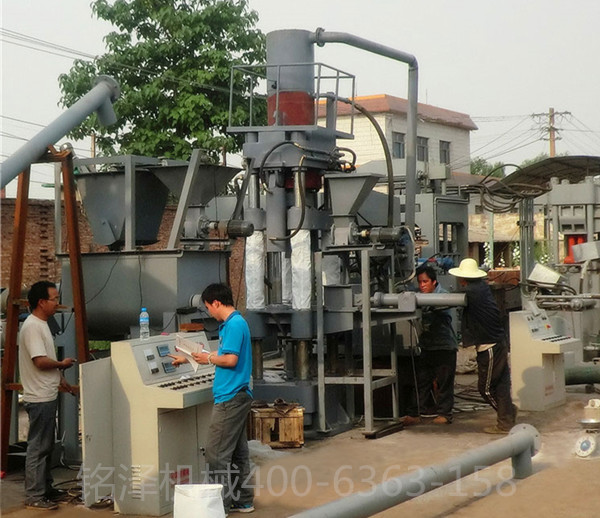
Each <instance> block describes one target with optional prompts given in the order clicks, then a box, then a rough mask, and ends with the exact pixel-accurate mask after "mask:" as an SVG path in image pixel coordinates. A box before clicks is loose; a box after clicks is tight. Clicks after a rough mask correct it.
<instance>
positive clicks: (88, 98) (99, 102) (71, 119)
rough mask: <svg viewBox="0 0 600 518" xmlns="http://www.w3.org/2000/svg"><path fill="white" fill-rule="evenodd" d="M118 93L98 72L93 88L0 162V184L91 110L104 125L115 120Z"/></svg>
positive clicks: (19, 170)
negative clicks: (114, 107) (115, 104)
mask: <svg viewBox="0 0 600 518" xmlns="http://www.w3.org/2000/svg"><path fill="white" fill-rule="evenodd" d="M120 95H121V89H120V88H119V84H118V83H117V82H116V81H115V80H114V79H113V78H112V77H110V76H98V77H97V78H96V85H95V86H94V88H92V89H91V90H90V91H89V92H88V93H87V94H85V95H84V96H83V97H82V98H81V99H79V101H77V102H76V103H75V104H74V105H73V106H71V107H70V108H69V109H68V110H66V111H65V112H64V113H63V114H62V115H60V116H59V117H58V118H57V119H56V120H54V121H53V122H51V123H50V124H48V126H46V127H45V128H44V129H43V130H42V131H40V132H39V133H38V134H37V135H35V136H34V137H33V138H32V139H31V140H29V141H28V142H26V143H25V144H24V145H23V146H21V147H20V148H19V149H18V150H17V151H15V152H14V153H13V154H12V155H11V156H9V157H8V158H7V159H6V160H5V161H4V162H3V163H2V164H0V183H1V188H2V189H3V188H4V187H6V185H7V184H8V183H9V182H11V181H12V180H13V179H15V178H16V177H17V176H18V175H19V174H20V173H21V172H22V171H24V170H25V169H26V168H27V167H29V166H30V165H31V164H32V163H34V162H36V161H37V160H39V159H40V158H42V156H43V155H44V153H46V150H47V149H48V146H51V145H53V144H56V142H57V141H58V140H59V139H61V138H62V137H64V136H65V135H66V134H67V133H68V132H69V131H71V130H72V129H74V128H76V127H77V126H79V124H81V123H82V122H83V121H84V120H85V119H86V118H87V117H88V116H89V115H91V114H92V113H94V112H96V113H97V115H98V120H99V121H100V123H101V124H102V125H104V126H110V125H111V124H114V123H115V122H117V116H116V114H115V111H114V109H113V106H112V105H113V103H114V102H115V101H116V100H117V99H118V98H119V96H120Z"/></svg>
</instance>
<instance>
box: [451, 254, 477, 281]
mask: <svg viewBox="0 0 600 518" xmlns="http://www.w3.org/2000/svg"><path fill="white" fill-rule="evenodd" d="M448 273H449V274H450V275H454V276H455V277H462V278H463V279H479V278H481V277H486V276H487V273H485V272H484V271H483V270H480V269H479V268H478V267H477V262H476V261H475V259H471V258H470V257H467V258H466V259H463V260H462V261H461V262H460V265H459V266H458V268H450V270H448Z"/></svg>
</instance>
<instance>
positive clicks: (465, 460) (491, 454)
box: [292, 424, 541, 518]
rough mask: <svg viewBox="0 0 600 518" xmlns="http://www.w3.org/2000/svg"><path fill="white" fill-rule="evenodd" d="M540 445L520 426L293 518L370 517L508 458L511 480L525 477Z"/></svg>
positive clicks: (533, 434)
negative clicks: (497, 437)
mask: <svg viewBox="0 0 600 518" xmlns="http://www.w3.org/2000/svg"><path fill="white" fill-rule="evenodd" d="M540 443H541V440H540V434H539V433H538V431H537V430H536V429H535V428H534V427H533V426H531V425H528V424H519V425H517V426H515V427H514V428H513V429H512V430H511V431H510V434H509V435H508V437H504V438H503V439H499V440H497V441H493V442H491V443H489V444H486V445H484V446H480V447H479V448H475V449H474V450H471V451H468V452H467V453H464V454H462V455H460V456H458V457H454V458H453V459H450V460H449V461H447V462H445V463H443V464H437V465H433V466H428V467H426V468H423V469H419V470H416V471H412V472H410V473H407V474H405V475H402V476H401V477H396V478H392V479H389V480H387V481H385V482H383V483H382V484H379V485H377V486H375V487H374V488H371V489H370V490H369V492H368V493H366V492H361V493H354V494H352V495H350V496H347V497H345V498H340V499H338V500H335V501H333V502H329V503H327V504H324V505H321V506H319V507H315V508H313V509H309V510H307V511H303V512H301V513H299V514H295V515H293V517H292V518H365V517H368V516H373V515H374V514H377V513H380V512H381V511H384V510H386V509H389V508H390V507H394V506H396V505H398V504H400V503H402V502H405V501H407V500H410V499H412V498H415V497H417V496H421V495H423V494H425V493H427V492H429V491H431V490H433V489H437V488H439V487H441V486H443V485H446V484H449V483H452V482H455V481H457V480H458V479H460V478H462V477H466V476H467V475H470V474H472V473H475V471H477V470H479V469H483V468H484V467H488V466H491V465H493V464H496V463H497V462H501V461H503V460H505V459H507V458H509V457H510V458H511V459H512V466H513V472H514V478H516V479H521V478H526V477H528V476H529V475H531V474H532V472H533V466H532V462H531V457H532V456H534V455H535V454H536V453H537V452H538V451H539V448H540Z"/></svg>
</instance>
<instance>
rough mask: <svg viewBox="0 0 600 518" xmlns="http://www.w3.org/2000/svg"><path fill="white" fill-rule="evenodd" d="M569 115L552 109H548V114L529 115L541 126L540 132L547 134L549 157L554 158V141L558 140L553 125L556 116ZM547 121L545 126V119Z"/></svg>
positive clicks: (556, 131) (556, 129)
mask: <svg viewBox="0 0 600 518" xmlns="http://www.w3.org/2000/svg"><path fill="white" fill-rule="evenodd" d="M557 115H558V116H563V115H571V112H555V111H554V108H549V109H548V113H534V114H532V115H531V117H532V118H534V119H539V123H540V124H541V125H542V128H541V129H542V131H544V132H547V133H548V141H549V142H550V157H555V156H556V141H557V140H560V137H559V136H558V131H559V130H560V128H557V127H556V125H555V118H556V116H557ZM546 118H547V119H548V124H547V125H546V124H545V122H544V121H545V119H546Z"/></svg>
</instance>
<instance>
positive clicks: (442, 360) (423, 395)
mask: <svg viewBox="0 0 600 518" xmlns="http://www.w3.org/2000/svg"><path fill="white" fill-rule="evenodd" d="M417 365H418V367H417V387H418V390H417V392H418V396H419V410H420V412H421V413H424V412H429V411H431V410H433V411H434V413H436V414H438V415H440V416H443V417H446V418H447V419H449V420H452V408H453V407H454V375H455V373H456V351H445V350H433V351H432V350H427V349H422V350H421V356H420V357H419V360H418V363H417ZM434 380H436V381H437V386H438V390H437V392H436V394H435V396H436V399H437V401H436V402H435V403H434V406H433V408H430V407H429V402H430V401H431V400H432V398H431V391H432V390H433V381H434Z"/></svg>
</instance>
